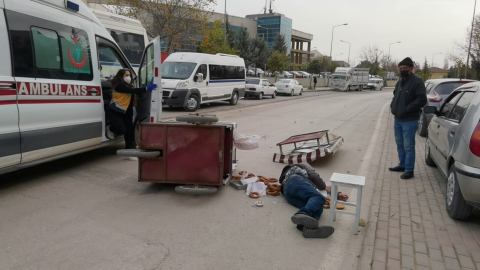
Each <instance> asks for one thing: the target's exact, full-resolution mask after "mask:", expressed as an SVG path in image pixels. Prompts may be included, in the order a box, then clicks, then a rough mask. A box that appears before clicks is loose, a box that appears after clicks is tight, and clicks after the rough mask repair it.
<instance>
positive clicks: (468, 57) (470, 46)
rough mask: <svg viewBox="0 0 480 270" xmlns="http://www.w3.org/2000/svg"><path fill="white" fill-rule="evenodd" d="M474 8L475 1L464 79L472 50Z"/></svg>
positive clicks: (474, 7)
mask: <svg viewBox="0 0 480 270" xmlns="http://www.w3.org/2000/svg"><path fill="white" fill-rule="evenodd" d="M476 8H477V0H475V6H473V18H472V29H470V43H469V44H468V54H467V63H466V65H465V79H466V78H467V70H468V62H469V61H470V49H471V48H472V36H473V25H474V23H475V9H476Z"/></svg>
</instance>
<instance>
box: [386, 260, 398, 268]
mask: <svg viewBox="0 0 480 270" xmlns="http://www.w3.org/2000/svg"><path fill="white" fill-rule="evenodd" d="M400 265H401V264H400V261H399V260H394V259H388V261H387V269H388V270H400V269H401V266H400Z"/></svg>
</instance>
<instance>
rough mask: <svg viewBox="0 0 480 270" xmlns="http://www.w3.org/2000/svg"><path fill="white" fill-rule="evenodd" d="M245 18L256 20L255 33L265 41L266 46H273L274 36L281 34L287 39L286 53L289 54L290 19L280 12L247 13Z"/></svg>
mask: <svg viewBox="0 0 480 270" xmlns="http://www.w3.org/2000/svg"><path fill="white" fill-rule="evenodd" d="M246 18H247V19H252V20H255V21H257V35H258V36H261V37H263V38H264V39H265V40H266V41H267V47H273V46H274V45H275V38H276V37H277V36H278V35H279V34H282V35H283V36H284V37H285V40H286V41H287V54H290V50H291V49H292V46H291V44H290V43H289V42H288V41H289V40H291V39H292V20H291V19H289V18H287V17H286V16H285V15H283V14H280V13H265V14H253V15H247V16H246ZM250 35H252V33H250ZM253 36H255V35H253Z"/></svg>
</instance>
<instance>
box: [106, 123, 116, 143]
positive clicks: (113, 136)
mask: <svg viewBox="0 0 480 270" xmlns="http://www.w3.org/2000/svg"><path fill="white" fill-rule="evenodd" d="M105 137H107V139H110V140H113V139H115V134H114V133H113V132H111V131H110V126H107V127H106V128H105Z"/></svg>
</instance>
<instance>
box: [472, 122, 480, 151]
mask: <svg viewBox="0 0 480 270" xmlns="http://www.w3.org/2000/svg"><path fill="white" fill-rule="evenodd" d="M470 151H471V152H472V153H473V154H474V155H475V156H477V157H480V123H477V126H476V127H475V130H474V131H473V134H472V137H471V138H470Z"/></svg>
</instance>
